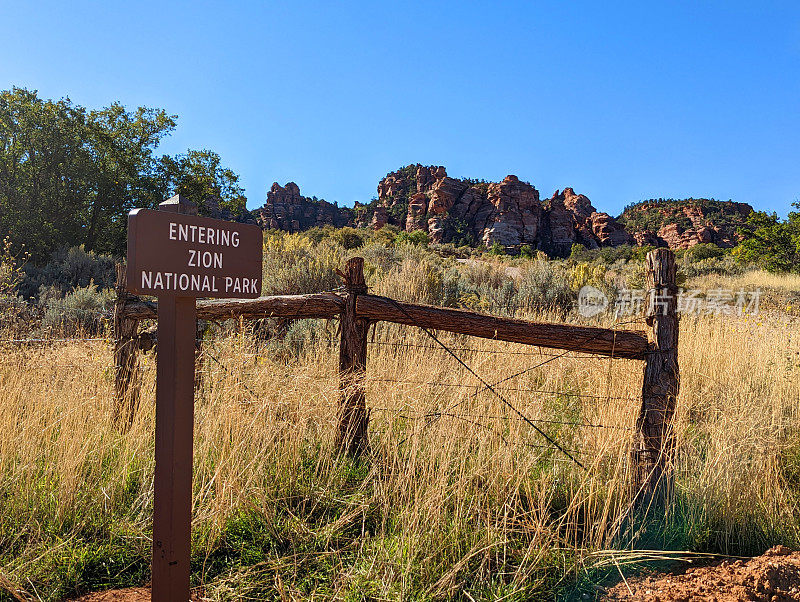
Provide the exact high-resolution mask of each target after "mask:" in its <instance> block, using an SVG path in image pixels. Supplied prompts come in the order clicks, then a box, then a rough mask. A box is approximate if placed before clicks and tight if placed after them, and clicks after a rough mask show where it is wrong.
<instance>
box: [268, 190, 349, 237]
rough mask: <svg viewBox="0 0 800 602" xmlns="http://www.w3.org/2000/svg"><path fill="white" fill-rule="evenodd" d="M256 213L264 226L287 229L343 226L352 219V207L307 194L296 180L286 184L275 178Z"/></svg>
mask: <svg viewBox="0 0 800 602" xmlns="http://www.w3.org/2000/svg"><path fill="white" fill-rule="evenodd" d="M253 214H254V215H255V218H256V221H257V222H258V224H259V225H260V226H261V227H262V228H264V229H265V230H266V229H274V230H286V231H287V232H302V231H303V230H308V229H309V228H313V227H314V226H325V225H331V226H335V227H337V228H340V227H342V226H346V225H348V224H350V223H351V222H352V210H351V209H348V208H346V207H339V206H338V205H337V204H336V203H329V202H327V201H321V200H317V199H314V198H307V197H304V196H302V195H301V194H300V188H299V187H298V186H297V184H295V183H294V182H289V183H287V184H286V186H280V185H279V184H278V183H277V182H275V183H274V184H273V185H272V188H270V190H269V192H268V193H267V202H266V203H265V204H264V206H263V207H261V208H260V209H256V210H255V211H254V212H253Z"/></svg>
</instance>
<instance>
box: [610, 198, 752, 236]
mask: <svg viewBox="0 0 800 602" xmlns="http://www.w3.org/2000/svg"><path fill="white" fill-rule="evenodd" d="M752 212H753V208H752V207H751V206H750V205H748V204H747V203H736V202H733V201H717V200H714V199H692V198H690V199H648V200H646V201H640V202H638V203H633V204H632V205H628V206H627V207H625V209H624V211H623V212H622V215H620V216H619V218H618V221H619V222H620V223H621V224H622V225H623V226H624V227H625V230H626V231H627V232H629V233H631V234H632V235H634V236H635V237H637V238H638V239H640V240H642V241H645V239H650V242H643V244H658V245H659V246H664V245H666V246H669V247H672V248H686V247H689V246H693V245H694V244H697V243H714V244H716V245H719V246H721V247H732V246H735V245H736V243H737V242H738V235H737V231H738V230H739V229H740V228H746V227H747V216H748V215H750V213H752ZM653 237H655V238H653Z"/></svg>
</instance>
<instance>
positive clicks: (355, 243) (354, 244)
mask: <svg viewBox="0 0 800 602" xmlns="http://www.w3.org/2000/svg"><path fill="white" fill-rule="evenodd" d="M332 238H333V240H335V241H336V242H337V243H339V244H340V245H341V246H342V247H344V248H345V249H347V250H350V249H358V248H359V247H363V246H364V239H363V237H362V236H361V234H359V232H358V230H356V229H355V228H350V227H349V226H345V227H344V228H340V229H339V230H335V231H334V233H333V236H332Z"/></svg>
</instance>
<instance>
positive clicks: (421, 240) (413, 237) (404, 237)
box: [394, 230, 431, 247]
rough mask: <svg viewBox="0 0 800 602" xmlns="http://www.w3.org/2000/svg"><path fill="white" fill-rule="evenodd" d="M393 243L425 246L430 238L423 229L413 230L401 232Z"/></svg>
mask: <svg viewBox="0 0 800 602" xmlns="http://www.w3.org/2000/svg"><path fill="white" fill-rule="evenodd" d="M394 242H395V244H398V245H399V244H410V245H418V246H422V247H427V246H428V245H429V244H430V242H431V238H430V236H428V233H427V232H425V230H414V231H413V232H401V233H400V234H398V235H397V238H395V239H394Z"/></svg>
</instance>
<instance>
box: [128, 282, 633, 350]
mask: <svg viewBox="0 0 800 602" xmlns="http://www.w3.org/2000/svg"><path fill="white" fill-rule="evenodd" d="M343 307H344V299H343V298H342V297H340V296H339V295H335V294H333V293H319V294H313V295H275V296H272V297H259V298H258V299H214V300H209V301H198V302H197V317H198V318H199V319H203V320H225V319H228V318H237V317H239V316H242V317H244V318H248V319H257V318H270V317H272V318H298V319H299V318H333V317H335V316H337V315H339V314H340V313H341V312H342V308H343ZM124 312H125V316H126V317H127V318H132V319H136V320H144V319H149V318H156V317H157V315H158V304H157V303H155V302H151V301H133V302H128V303H126V304H125V309H124ZM356 316H357V317H358V318H364V319H366V320H369V321H371V322H379V321H384V322H396V323H398V324H408V325H410V326H421V327H423V328H431V329H435V330H444V331H447V332H455V333H459V334H466V335H470V336H475V337H481V338H484V339H495V340H498V341H509V342H512V343H524V344H527V345H536V346H538V347H547V348H550V349H565V350H568V351H579V352H584V353H594V354H597V355H605V356H612V357H620V358H632V359H643V358H644V357H645V355H646V352H647V350H648V341H647V336H646V335H644V334H642V333H639V332H634V331H631V330H612V329H610V328H594V327H590V326H575V325H572V324H548V323H546V322H529V321H527V320H517V319H513V318H501V317H497V316H489V315H486V314H479V313H476V312H471V311H464V310H461V309H449V308H444V307H434V306H431V305H417V304H414V303H400V302H398V301H393V300H391V299H387V298H385V297H377V296H374V295H358V297H357V302H356Z"/></svg>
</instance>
